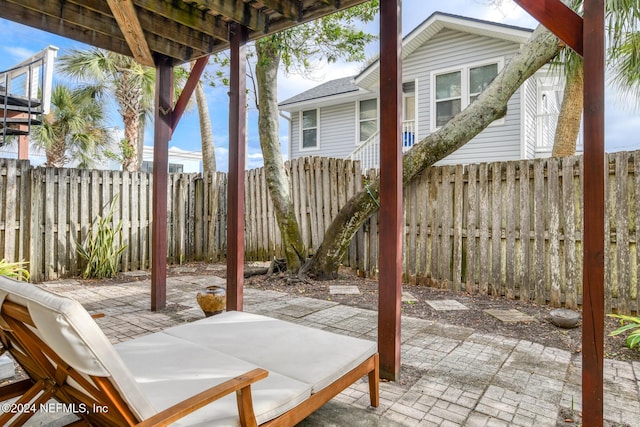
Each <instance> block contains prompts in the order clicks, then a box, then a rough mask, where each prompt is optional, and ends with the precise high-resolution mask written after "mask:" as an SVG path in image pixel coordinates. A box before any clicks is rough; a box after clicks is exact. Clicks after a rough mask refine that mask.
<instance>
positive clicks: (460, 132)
mask: <svg viewBox="0 0 640 427" xmlns="http://www.w3.org/2000/svg"><path fill="white" fill-rule="evenodd" d="M559 51H560V42H559V40H558V38H557V37H555V36H554V35H553V34H551V33H550V32H549V31H548V30H547V29H545V28H544V27H542V26H538V28H537V29H536V30H535V32H534V33H533V35H532V36H531V39H530V40H529V42H527V43H526V44H525V45H523V46H522V48H521V49H520V51H519V52H518V53H517V54H516V55H514V56H513V58H512V59H511V60H510V61H509V63H508V64H507V65H506V66H505V68H504V69H503V70H502V71H501V72H500V74H498V76H496V78H495V79H494V80H493V82H491V84H490V85H489V86H488V87H487V88H486V89H485V90H484V91H483V92H482V93H481V94H480V96H478V98H477V99H476V101H474V102H473V103H471V104H470V105H469V106H468V107H467V108H465V109H464V110H463V111H461V112H460V113H458V115H456V116H455V117H453V118H452V119H451V120H450V121H449V122H448V123H447V124H445V125H444V126H442V127H441V128H440V130H438V131H436V132H434V133H432V134H431V135H429V136H428V137H426V138H424V139H423V140H422V141H420V142H419V143H417V144H416V145H414V146H413V147H412V148H411V150H409V151H408V152H407V153H406V154H405V155H404V156H403V158H402V183H403V186H405V185H407V184H409V183H411V182H413V181H414V180H415V179H416V178H417V177H418V176H419V175H420V173H421V172H422V171H424V170H425V169H426V168H428V167H429V166H431V165H433V164H434V163H435V162H437V161H438V160H441V159H443V158H444V157H446V156H448V155H449V154H451V153H453V152H454V151H456V150H457V149H459V148H460V147H462V146H463V145H464V144H466V143H467V142H468V141H469V140H471V139H472V138H473V137H474V136H476V135H477V134H478V133H480V132H481V131H482V130H483V129H485V128H486V127H487V126H489V124H491V123H492V122H493V121H494V120H497V119H499V118H501V117H503V116H504V115H505V114H506V111H507V102H508V101H509V98H511V96H512V95H513V94H514V92H515V91H516V90H517V89H518V88H519V87H520V86H521V85H522V84H523V83H524V82H525V81H526V80H527V79H528V78H529V77H531V76H532V75H533V73H535V72H536V71H537V70H538V69H539V68H540V67H542V66H543V65H544V64H546V63H547V62H549V61H550V60H551V59H553V58H554V57H555V56H556V55H557V54H558V52H559ZM379 193H380V181H379V179H378V180H376V181H374V182H373V183H371V184H369V185H368V186H367V187H366V188H365V189H363V190H362V191H360V192H359V193H357V194H356V195H355V196H353V197H352V198H351V199H350V200H349V201H348V202H347V204H346V205H344V206H343V207H342V209H341V210H340V212H339V213H338V215H337V217H336V218H335V219H334V220H333V222H332V223H331V225H330V226H329V229H328V230H327V232H326V233H325V235H324V239H323V241H322V244H321V245H320V247H319V248H318V250H317V252H316V254H315V255H314V256H313V258H311V259H310V260H309V264H308V265H307V266H305V270H307V271H308V273H309V275H311V276H313V277H315V278H318V279H331V278H334V277H336V275H337V272H338V267H339V266H340V263H341V262H342V259H343V258H344V255H345V253H346V251H347V248H348V246H349V243H350V242H351V238H352V237H353V235H354V234H355V232H356V231H358V229H359V228H360V227H361V226H362V224H363V223H364V221H366V220H367V219H368V218H369V217H370V216H371V215H372V214H373V213H374V212H376V211H377V210H378V208H379V205H378V199H379V197H378V196H379Z"/></svg>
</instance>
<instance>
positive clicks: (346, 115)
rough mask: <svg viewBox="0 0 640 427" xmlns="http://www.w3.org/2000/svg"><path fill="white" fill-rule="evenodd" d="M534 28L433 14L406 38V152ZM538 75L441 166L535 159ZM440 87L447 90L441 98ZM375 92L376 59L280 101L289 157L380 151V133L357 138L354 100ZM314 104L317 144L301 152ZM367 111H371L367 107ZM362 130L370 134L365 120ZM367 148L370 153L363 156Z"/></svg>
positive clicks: (470, 95)
mask: <svg viewBox="0 0 640 427" xmlns="http://www.w3.org/2000/svg"><path fill="white" fill-rule="evenodd" d="M531 34H532V30H529V29H524V28H519V27H513V26H507V25H502V24H496V23H492V22H488V21H480V20H476V19H470V18H465V17H460V16H456V15H448V14H443V13H435V14H434V15H432V16H431V17H430V18H428V19H427V20H426V21H425V22H423V23H422V24H421V25H420V26H419V27H418V28H416V29H415V30H414V31H412V32H411V33H410V34H409V35H408V36H406V37H405V39H404V41H403V54H402V56H403V62H402V82H403V103H405V102H411V107H407V105H406V104H405V105H404V112H405V113H406V112H407V111H410V114H409V116H410V117H408V116H406V115H405V116H403V128H402V135H401V142H402V144H403V150H405V151H406V150H407V149H409V148H410V147H411V146H412V145H413V143H414V142H417V141H420V140H422V139H424V138H425V137H427V136H428V135H429V134H430V133H432V132H434V131H435V130H436V129H438V127H439V126H438V123H440V124H442V123H444V121H446V120H448V119H447V117H450V116H451V115H453V114H455V113H456V112H457V111H460V110H461V109H464V108H465V107H466V106H467V105H468V104H469V103H470V102H472V101H473V99H475V97H476V96H477V95H478V93H479V92H480V91H481V90H482V88H484V87H486V85H488V84H489V82H490V80H491V79H492V78H493V76H495V75H496V73H499V72H500V71H501V69H502V68H503V67H504V66H505V65H506V64H507V63H508V62H509V60H510V59H511V58H512V57H513V55H515V54H516V53H517V52H518V51H519V49H520V47H521V45H522V44H523V43H525V42H526V41H527V40H528V39H529V38H530V36H531ZM449 74H451V75H454V77H453V78H454V80H451V81H449V80H448V79H449V76H448V75H449ZM443 76H444V77H443ZM479 76H480V77H479ZM540 78H541V77H540V75H536V76H535V77H532V78H531V79H530V81H528V82H526V84H525V85H523V86H522V87H521V88H520V89H518V90H517V91H516V92H515V93H514V95H513V96H512V97H511V99H510V100H509V102H508V104H507V113H506V115H505V117H504V118H501V119H499V120H497V121H495V122H494V123H492V124H491V125H490V126H489V127H487V128H486V129H485V130H483V131H482V132H481V133H480V134H479V135H477V136H476V137H475V138H473V139H472V140H471V141H470V142H468V143H467V144H465V145H464V146H463V147H461V148H460V149H459V150H457V151H456V152H454V153H453V154H451V155H450V156H448V157H447V158H445V159H443V160H442V161H440V162H439V163H438V164H468V163H477V162H486V161H494V160H495V161H507V160H515V159H521V158H533V157H535V156H536V155H537V151H536V150H538V145H537V144H538V143H539V141H538V138H539V129H538V128H539V125H538V122H539V116H540V112H539V111H537V109H538V103H539V99H538V98H539V97H540V89H539V87H538V86H539V80H540ZM341 80H342V81H341ZM443 81H444V82H445V83H443ZM436 82H439V83H438V85H439V87H440V89H439V91H438V92H437V93H438V95H436V91H435V89H434V88H435V86H436ZM442 84H444V86H442ZM345 88H348V90H346V89H345ZM442 90H445V93H450V94H451V95H450V96H449V95H448V96H444V97H443V95H441V91H442ZM378 93H379V64H378V62H374V63H372V64H371V65H370V66H369V67H367V68H366V69H365V70H364V71H363V72H362V73H361V74H359V75H358V76H355V78H348V79H338V80H334V81H332V82H328V83H325V84H323V85H320V86H318V87H316V88H314V89H311V90H309V91H306V92H303V93H302V94H299V95H296V96H295V97H292V98H289V99H288V100H286V101H283V102H282V103H281V104H280V106H281V108H282V109H283V110H286V111H290V112H291V127H290V129H291V134H290V136H291V138H290V151H289V152H290V155H291V158H296V157H300V156H307V155H321V156H329V157H340V158H345V157H351V158H353V159H361V158H365V157H366V158H367V159H369V158H371V159H372V158H374V157H376V156H378V155H379V154H378V153H379V150H378V149H377V148H376V147H377V145H376V144H378V141H379V137H378V136H377V133H376V134H373V135H372V137H371V139H370V140H368V141H366V142H364V141H363V140H362V138H361V137H359V135H360V133H361V132H359V130H360V131H362V130H364V127H363V126H364V122H363V120H364V119H366V117H364V119H363V115H362V114H360V109H359V106H360V105H361V103H362V102H366V101H367V100H370V99H374V98H379V96H378ZM406 100H410V101H406ZM452 102H453V104H452ZM378 103H379V99H378ZM450 105H451V107H450ZM312 109H316V110H317V112H318V117H319V128H320V130H319V131H318V132H319V133H318V135H319V145H318V148H317V149H316V150H312V151H314V152H309V151H307V150H299V146H300V141H301V136H302V135H301V126H300V121H301V115H302V113H303V112H305V111H308V110H312ZM436 110H437V114H436ZM367 114H368V116H371V113H370V110H369V113H367ZM368 116H367V117H368ZM436 117H439V118H438V120H436ZM378 119H379V108H378ZM378 126H379V120H378ZM366 130H367V133H366V135H369V134H370V133H371V131H370V126H369V127H368V128H367V129H366ZM369 143H371V144H369ZM368 147H371V148H368ZM356 148H357V150H356ZM354 150H356V151H354ZM365 151H366V152H367V153H369V152H371V153H372V154H364V157H362V156H363V154H361V153H364V152H365ZM362 161H364V160H362ZM367 161H369V160H367Z"/></svg>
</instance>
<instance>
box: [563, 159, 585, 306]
mask: <svg viewBox="0 0 640 427" xmlns="http://www.w3.org/2000/svg"><path fill="white" fill-rule="evenodd" d="M574 165H575V157H565V158H564V159H563V160H562V197H563V199H564V204H563V211H564V260H565V264H564V270H565V306H566V307H567V308H571V309H576V308H578V286H579V283H580V282H579V281H580V280H581V278H580V277H579V276H578V274H577V266H576V264H577V258H578V257H577V254H576V218H575V215H576V214H575V207H574V206H575V202H576V200H575V179H574V173H573V169H574Z"/></svg>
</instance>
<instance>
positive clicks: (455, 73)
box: [431, 60, 502, 129]
mask: <svg viewBox="0 0 640 427" xmlns="http://www.w3.org/2000/svg"><path fill="white" fill-rule="evenodd" d="M501 67H502V60H499V61H496V62H493V63H489V64H482V65H473V66H468V67H464V68H462V69H458V70H451V71H446V72H441V73H434V76H433V80H432V81H433V86H434V87H435V90H434V102H433V111H434V114H433V115H432V117H433V120H432V125H431V127H432V129H435V128H439V127H440V126H443V125H444V124H445V123H447V122H448V121H449V120H451V118H452V117H453V116H455V115H456V114H458V113H459V112H460V111H462V109H463V108H465V107H466V106H467V105H469V104H470V103H471V102H473V101H475V99H476V98H477V97H478V95H479V94H480V92H482V91H483V90H484V89H485V88H486V87H487V86H489V83H491V81H492V80H493V79H494V78H495V77H496V76H497V75H498V71H499V69H500V68H501Z"/></svg>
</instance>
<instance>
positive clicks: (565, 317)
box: [549, 308, 580, 329]
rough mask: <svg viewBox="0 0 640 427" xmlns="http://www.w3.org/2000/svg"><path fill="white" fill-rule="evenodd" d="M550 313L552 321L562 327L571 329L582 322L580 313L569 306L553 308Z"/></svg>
mask: <svg viewBox="0 0 640 427" xmlns="http://www.w3.org/2000/svg"><path fill="white" fill-rule="evenodd" d="M549 315H550V316H551V322H552V323H553V324H554V325H556V326H558V327H560V328H565V329H571V328H575V327H576V326H578V324H579V323H580V313H579V312H577V311H574V310H569V309H568V308H556V309H555V310H551V311H550V312H549Z"/></svg>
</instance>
